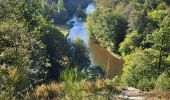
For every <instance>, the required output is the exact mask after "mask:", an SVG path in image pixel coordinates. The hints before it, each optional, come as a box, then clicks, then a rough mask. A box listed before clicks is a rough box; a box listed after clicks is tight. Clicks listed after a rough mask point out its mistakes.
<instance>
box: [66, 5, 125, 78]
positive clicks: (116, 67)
mask: <svg viewBox="0 0 170 100" xmlns="http://www.w3.org/2000/svg"><path fill="white" fill-rule="evenodd" d="M94 10H95V5H94V4H93V3H91V4H89V5H88V7H87V8H86V9H85V12H86V14H87V15H88V14H91V13H92V12H93V11H94ZM70 22H74V24H73V27H72V28H70V30H69V35H68V37H67V38H68V39H74V38H76V37H79V38H80V39H82V40H83V41H84V43H85V44H86V45H87V48H88V49H89V56H90V60H91V65H92V66H101V67H102V68H103V69H104V70H105V71H106V73H107V77H108V78H113V77H114V76H116V75H120V74H121V73H122V66H123V60H122V59H120V58H117V57H116V56H114V55H112V54H111V53H110V52H108V51H107V49H106V48H103V47H102V46H100V45H99V44H97V43H96V42H95V41H94V40H91V39H90V38H89V36H88V33H87V29H86V25H85V24H86V23H85V22H84V21H83V20H81V19H79V18H77V17H75V16H74V17H73V18H72V19H70V20H69V21H68V23H70Z"/></svg>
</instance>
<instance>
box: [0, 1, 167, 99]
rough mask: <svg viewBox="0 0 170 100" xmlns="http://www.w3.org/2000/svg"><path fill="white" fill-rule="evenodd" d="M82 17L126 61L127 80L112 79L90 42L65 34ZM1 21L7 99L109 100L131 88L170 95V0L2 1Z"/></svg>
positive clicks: (2, 84)
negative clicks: (97, 60)
mask: <svg viewBox="0 0 170 100" xmlns="http://www.w3.org/2000/svg"><path fill="white" fill-rule="evenodd" d="M91 2H93V3H95V5H96V9H95V11H94V12H93V13H92V14H90V15H86V14H85V12H84V9H85V8H86V7H87V6H88V4H89V3H91ZM74 15H76V16H77V17H80V18H84V19H86V26H87V29H88V33H89V35H90V38H91V39H93V40H96V41H97V43H99V44H100V45H101V46H103V47H105V48H107V49H108V51H110V52H111V53H113V54H116V55H119V56H120V57H121V58H122V59H123V60H124V64H123V73H122V75H120V76H116V77H114V78H113V79H108V78H107V77H106V73H105V71H104V70H102V68H101V67H102V66H99V67H98V66H91V60H90V57H89V50H88V48H87V46H86V44H85V43H84V41H82V40H81V39H79V38H76V39H74V40H68V39H67V37H66V35H65V34H64V33H63V32H62V31H60V29H59V27H58V25H63V26H65V23H66V22H67V21H68V20H69V19H70V18H71V17H73V16H74ZM86 16H87V17H86ZM0 23H1V24H0V100H11V99H14V100H15V99H16V100H22V99H23V100H25V99H28V100H53V99H54V100H55V99H56V100H60V99H64V100H65V99H66V100H67V99H68V100H70V99H71V100H72V99H73V100H74V99H75V100H81V99H84V98H87V99H90V98H91V99H95V100H98V99H99V97H102V98H100V99H104V100H105V99H106V100H107V99H114V98H116V97H115V95H114V94H119V93H121V91H122V90H123V89H124V88H125V87H134V88H138V89H140V90H142V91H148V92H150V91H154V90H155V91H159V92H161V93H164V92H165V93H169V90H170V1H169V0H93V1H92V0H0ZM80 34H81V33H80ZM101 92H102V95H101ZM159 92H158V93H159ZM100 99H99V100H100Z"/></svg>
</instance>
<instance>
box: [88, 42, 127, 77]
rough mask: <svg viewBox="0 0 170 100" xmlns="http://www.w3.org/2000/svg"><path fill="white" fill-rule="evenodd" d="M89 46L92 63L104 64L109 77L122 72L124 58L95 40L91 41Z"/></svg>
mask: <svg viewBox="0 0 170 100" xmlns="http://www.w3.org/2000/svg"><path fill="white" fill-rule="evenodd" d="M88 46H89V51H90V57H91V62H92V65H97V66H102V68H103V69H104V70H105V71H106V73H107V77H108V78H113V77H114V76H116V75H120V74H121V73H122V66H123V63H124V62H123V60H122V59H120V58H117V57H116V56H114V55H112V54H111V53H110V52H108V51H107V49H106V48H104V47H101V46H100V45H99V44H97V43H96V42H94V41H93V40H90V41H89V44H88Z"/></svg>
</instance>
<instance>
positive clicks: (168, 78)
mask: <svg viewBox="0 0 170 100" xmlns="http://www.w3.org/2000/svg"><path fill="white" fill-rule="evenodd" d="M156 89H158V90H161V91H163V90H169V89H170V70H169V71H167V72H164V73H162V74H161V75H160V76H159V77H158V79H157V80H156Z"/></svg>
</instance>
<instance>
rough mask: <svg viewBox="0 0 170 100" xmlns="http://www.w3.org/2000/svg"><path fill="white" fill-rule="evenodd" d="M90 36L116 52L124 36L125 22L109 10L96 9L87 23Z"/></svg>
mask: <svg viewBox="0 0 170 100" xmlns="http://www.w3.org/2000/svg"><path fill="white" fill-rule="evenodd" d="M87 23H88V25H90V27H88V29H89V32H90V35H91V36H93V37H92V38H95V39H97V41H98V42H99V43H100V44H101V45H102V46H104V47H108V48H109V49H110V50H111V51H115V52H117V50H118V47H119V44H120V43H121V42H122V41H123V39H124V36H125V34H126V29H127V22H126V21H125V20H124V19H123V18H122V17H121V16H117V15H114V14H113V13H112V10H111V9H108V8H106V9H104V8H97V9H96V11H95V12H94V13H93V14H92V15H91V16H90V17H89V18H88V21H87Z"/></svg>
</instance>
